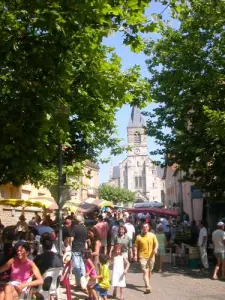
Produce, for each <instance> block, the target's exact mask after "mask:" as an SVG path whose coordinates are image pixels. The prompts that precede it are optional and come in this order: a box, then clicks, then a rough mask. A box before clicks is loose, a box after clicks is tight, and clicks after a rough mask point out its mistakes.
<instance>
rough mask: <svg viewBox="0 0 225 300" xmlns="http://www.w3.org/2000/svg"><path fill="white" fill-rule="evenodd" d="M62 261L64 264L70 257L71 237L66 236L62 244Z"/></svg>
mask: <svg viewBox="0 0 225 300" xmlns="http://www.w3.org/2000/svg"><path fill="white" fill-rule="evenodd" d="M62 253H63V262H64V264H66V263H67V262H68V261H70V260H71V258H72V249H71V238H70V237H66V238H65V240H64V242H63V244H62Z"/></svg>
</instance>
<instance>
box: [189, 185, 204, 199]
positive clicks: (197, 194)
mask: <svg viewBox="0 0 225 300" xmlns="http://www.w3.org/2000/svg"><path fill="white" fill-rule="evenodd" d="M202 198H203V193H202V191H201V190H200V189H199V188H197V187H195V186H194V185H192V186H191V199H202Z"/></svg>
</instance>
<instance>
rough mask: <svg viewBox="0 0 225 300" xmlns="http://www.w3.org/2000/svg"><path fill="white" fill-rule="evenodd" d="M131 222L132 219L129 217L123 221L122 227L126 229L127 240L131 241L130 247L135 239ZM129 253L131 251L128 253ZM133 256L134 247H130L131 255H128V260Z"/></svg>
mask: <svg viewBox="0 0 225 300" xmlns="http://www.w3.org/2000/svg"><path fill="white" fill-rule="evenodd" d="M131 222H132V217H129V218H127V219H126V220H125V224H124V226H125V227H126V230H127V235H128V236H129V238H130V239H131V241H132V246H133V245H134V239H135V228H134V225H133V224H132V223H131ZM130 253H131V251H130ZM133 256H134V247H132V254H131V255H130V257H129V258H130V260H132V259H133Z"/></svg>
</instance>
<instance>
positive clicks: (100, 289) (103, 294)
mask: <svg viewBox="0 0 225 300" xmlns="http://www.w3.org/2000/svg"><path fill="white" fill-rule="evenodd" d="M94 290H95V291H97V292H99V294H100V296H101V297H105V296H107V295H108V291H107V290H104V289H102V288H101V287H100V286H99V284H95V285H94Z"/></svg>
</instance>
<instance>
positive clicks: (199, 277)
mask: <svg viewBox="0 0 225 300" xmlns="http://www.w3.org/2000/svg"><path fill="white" fill-rule="evenodd" d="M71 276H72V275H71ZM211 278H212V272H202V271H200V270H190V269H188V268H187V267H178V268H176V269H174V268H173V267H172V266H171V265H170V264H165V268H164V271H163V272H162V273H157V272H154V273H153V275H152V278H151V286H152V293H151V294H149V295H144V294H143V292H144V290H145V287H144V282H143V279H142V273H141V270H140V268H139V264H138V263H132V264H131V267H130V270H129V273H128V275H127V280H126V281H127V287H126V289H125V293H124V294H125V297H124V298H125V300H127V299H129V300H136V299H139V300H141V299H143V300H145V299H154V300H224V299H225V282H224V281H220V280H212V279H211ZM71 284H74V276H72V277H71ZM71 291H72V299H76V300H84V299H85V298H86V297H87V296H86V295H85V294H84V293H82V292H77V291H76V292H75V291H74V289H73V287H72V286H71ZM108 298H109V299H113V297H112V288H110V290H109V296H108ZM66 299H67V297H66V293H65V289H64V288H61V289H60V297H59V300H66Z"/></svg>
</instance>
